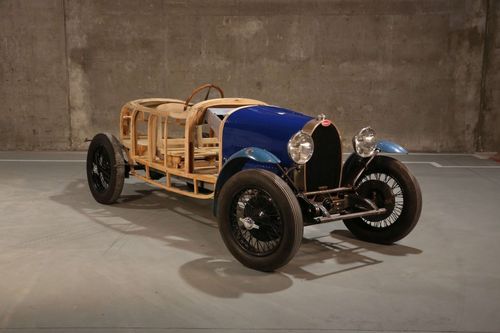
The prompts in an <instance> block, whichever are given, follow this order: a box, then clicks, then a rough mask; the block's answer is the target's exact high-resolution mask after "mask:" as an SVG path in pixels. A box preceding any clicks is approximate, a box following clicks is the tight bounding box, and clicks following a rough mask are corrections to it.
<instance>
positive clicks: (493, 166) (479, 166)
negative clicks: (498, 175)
mask: <svg viewBox="0 0 500 333" xmlns="http://www.w3.org/2000/svg"><path fill="white" fill-rule="evenodd" d="M403 163H404V164H430V165H432V166H433V167H435V168H448V169H500V165H441V164H439V163H438V162H423V161H403Z"/></svg>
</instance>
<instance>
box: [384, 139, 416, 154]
mask: <svg viewBox="0 0 500 333" xmlns="http://www.w3.org/2000/svg"><path fill="white" fill-rule="evenodd" d="M377 149H378V150H380V151H381V152H383V153H392V154H408V150H406V149H405V148H404V147H402V146H400V145H398V144H397V143H395V142H392V141H389V140H380V141H378V142H377Z"/></svg>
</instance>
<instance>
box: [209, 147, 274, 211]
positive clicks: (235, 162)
mask: <svg viewBox="0 0 500 333" xmlns="http://www.w3.org/2000/svg"><path fill="white" fill-rule="evenodd" d="M280 163H281V161H280V159H279V158H277V157H276V156H275V155H274V154H273V153H271V152H269V151H267V150H265V149H262V148H256V147H249V148H244V149H241V150H239V151H237V152H236V153H234V154H233V155H231V157H229V158H228V159H227V161H226V162H225V163H224V166H223V167H222V170H221V171H220V172H219V176H218V177H217V183H216V184H215V193H214V206H213V213H214V215H216V212H217V200H218V196H219V192H220V190H221V189H222V186H223V185H224V184H225V183H226V182H227V181H228V180H229V178H231V177H232V176H233V175H234V174H236V173H237V172H239V171H241V170H243V169H245V167H246V166H248V165H249V164H256V165H254V166H253V167H255V168H259V169H266V170H270V171H272V172H274V173H276V172H278V170H279V169H278V167H277V165H278V164H280Z"/></svg>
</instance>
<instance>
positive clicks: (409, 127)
mask: <svg viewBox="0 0 500 333" xmlns="http://www.w3.org/2000/svg"><path fill="white" fill-rule="evenodd" d="M491 2H493V0H491ZM488 8H490V10H488ZM491 8H494V10H491ZM487 13H488V15H489V16H488V15H487ZM487 16H488V17H489V19H488V20H487ZM496 16H498V5H496V4H492V3H489V2H488V0H463V1H459V0H449V1H444V0H434V1H411V0H392V1H390V0H380V1H364V0H362V1H361V0H360V1H349V0H338V1H325V0H316V1H306V0H300V1H299V0H291V1H285V0H252V1H237V0H216V1H201V0H199V1H189V0H187V1H180V0H176V1H169V0H163V1H162V0H146V1H135V0H127V1H97V0H96V1H78V0H43V1H42V0H40V1H37V0H32V1H27V0H1V1H0V17H1V21H0V22H1V23H0V43H2V44H1V49H0V57H1V64H0V74H1V80H2V82H1V84H0V99H1V101H2V107H1V109H0V114H1V116H2V117H1V118H0V149H68V148H71V149H81V148H84V147H85V145H84V143H83V141H84V139H85V138H91V137H92V136H93V135H94V134H95V133H96V132H99V131H112V132H116V131H117V127H118V115H119V109H120V106H121V105H122V104H123V103H124V102H126V101H127V100H131V99H135V98H141V97H175V98H181V99H185V98H186V97H187V96H188V95H189V93H190V91H191V89H192V88H194V87H195V86H197V85H199V84H202V83H205V82H213V83H216V84H219V85H221V86H222V87H223V88H224V89H225V91H226V95H227V96H243V97H251V98H256V99H262V100H265V101H267V102H269V103H272V104H275V105H280V106H285V107H289V108H292V109H295V110H298V111H301V112H304V113H308V114H311V115H316V114H318V113H325V114H327V115H328V116H329V117H330V118H331V119H333V120H334V121H335V122H336V123H337V125H338V126H339V128H340V130H341V132H342V134H343V135H344V137H345V139H346V140H345V141H346V144H348V143H349V141H350V138H351V137H352V135H353V134H354V133H355V131H357V130H358V129H359V128H361V127H362V126H365V125H368V124H369V125H371V126H372V127H373V128H375V129H376V130H377V132H378V133H379V136H380V137H385V138H388V139H393V140H396V141H398V142H400V143H402V144H403V145H405V146H407V147H408V148H409V149H411V150H413V151H453V152H471V151H475V150H477V149H481V150H493V151H498V150H500V149H499V146H498V144H499V142H500V135H499V134H498V131H496V129H495V126H493V127H492V124H491V122H492V121H497V122H498V113H499V111H498V110H499V108H498V106H499V105H498V104H499V103H500V95H499V93H498V91H499V89H498V82H499V80H498V67H499V66H500V62H499V60H498V59H499V57H498V56H497V54H498V53H495V52H493V51H494V50H496V49H495V47H491V48H489V49H488V48H487V45H488V44H485V40H486V37H485V30H486V29H485V27H486V21H488V23H489V25H488V27H490V26H492V27H494V28H490V29H489V31H490V30H491V31H493V32H495V33H494V34H493V33H492V34H491V35H494V36H496V37H495V38H496V39H495V42H492V44H494V45H497V46H498V45H500V44H499V43H498V42H497V40H499V38H500V37H498V35H499V34H498V33H496V31H497V30H498V27H497V26H498V25H497V24H496V23H495V22H496V21H495V20H493V18H495V17H496ZM493 23H495V24H493ZM495 29H496V30H495ZM484 50H490V51H489V53H485V54H483V51H484ZM485 55H487V56H485ZM485 59H486V60H487V65H485V64H486V62H485V61H484V60H485ZM491 73H493V74H491ZM487 138H488V139H487Z"/></svg>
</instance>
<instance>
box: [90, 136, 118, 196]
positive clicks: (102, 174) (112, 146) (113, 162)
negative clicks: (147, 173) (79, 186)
mask: <svg viewBox="0 0 500 333" xmlns="http://www.w3.org/2000/svg"><path fill="white" fill-rule="evenodd" d="M124 180H125V161H124V159H123V155H122V151H121V147H120V143H119V142H118V140H117V139H116V138H115V137H114V136H113V135H111V134H109V133H99V134H97V135H96V136H94V138H93V139H92V142H91V143H90V146H89V150H88V153H87V181H88V184H89V188H90V192H91V193H92V196H93V197H94V199H95V200H96V201H97V202H99V203H102V204H112V203H113V202H115V201H116V199H118V197H119V196H120V194H121V192H122V189H123V183H124Z"/></svg>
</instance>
